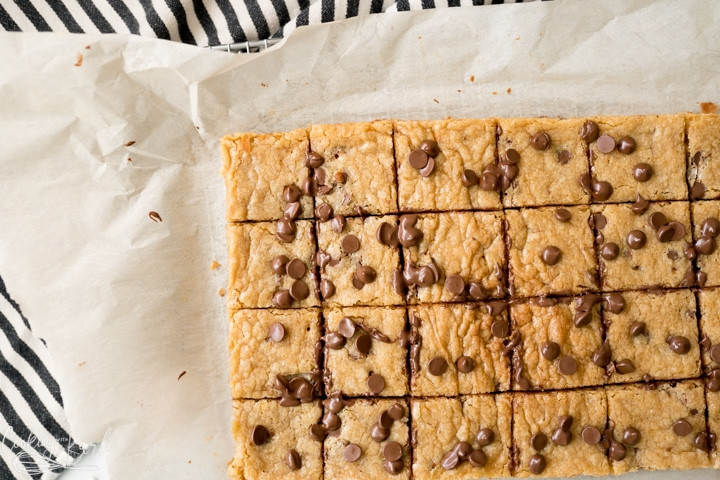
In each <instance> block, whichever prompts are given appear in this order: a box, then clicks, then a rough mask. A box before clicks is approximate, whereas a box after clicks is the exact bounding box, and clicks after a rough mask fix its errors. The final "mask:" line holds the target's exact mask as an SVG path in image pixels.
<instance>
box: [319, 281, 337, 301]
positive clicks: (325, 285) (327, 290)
mask: <svg viewBox="0 0 720 480" xmlns="http://www.w3.org/2000/svg"><path fill="white" fill-rule="evenodd" d="M333 295H335V284H334V283H332V282H331V281H330V280H328V279H326V278H323V279H322V280H320V296H321V297H322V299H323V300H327V299H328V298H330V297H332V296H333Z"/></svg>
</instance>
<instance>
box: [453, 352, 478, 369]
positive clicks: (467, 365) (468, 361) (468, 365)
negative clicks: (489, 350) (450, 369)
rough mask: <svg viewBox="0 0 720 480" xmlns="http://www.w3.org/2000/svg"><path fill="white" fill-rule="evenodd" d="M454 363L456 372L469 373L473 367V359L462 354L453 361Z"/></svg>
mask: <svg viewBox="0 0 720 480" xmlns="http://www.w3.org/2000/svg"><path fill="white" fill-rule="evenodd" d="M455 365H456V366H457V369H458V372H460V373H470V372H472V371H473V370H474V369H475V360H473V359H472V358H471V357H467V356H465V355H463V356H462V357H460V358H458V359H457V360H456V361H455Z"/></svg>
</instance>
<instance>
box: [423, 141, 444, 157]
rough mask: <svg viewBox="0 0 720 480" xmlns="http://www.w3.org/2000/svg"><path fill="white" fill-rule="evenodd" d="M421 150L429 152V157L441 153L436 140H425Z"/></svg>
mask: <svg viewBox="0 0 720 480" xmlns="http://www.w3.org/2000/svg"><path fill="white" fill-rule="evenodd" d="M420 150H422V151H424V152H425V153H427V154H428V157H437V156H438V154H439V153H440V146H439V145H438V144H437V142H436V141H435V140H425V141H423V142H422V143H421V144H420Z"/></svg>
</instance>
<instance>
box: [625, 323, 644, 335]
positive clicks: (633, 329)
mask: <svg viewBox="0 0 720 480" xmlns="http://www.w3.org/2000/svg"><path fill="white" fill-rule="evenodd" d="M628 333H629V334H630V336H631V337H637V336H638V335H646V334H647V325H646V324H645V322H631V323H630V326H629V327H628Z"/></svg>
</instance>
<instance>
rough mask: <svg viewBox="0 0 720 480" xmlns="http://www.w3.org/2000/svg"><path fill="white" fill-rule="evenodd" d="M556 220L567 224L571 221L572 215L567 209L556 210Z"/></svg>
mask: <svg viewBox="0 0 720 480" xmlns="http://www.w3.org/2000/svg"><path fill="white" fill-rule="evenodd" d="M555 218H556V219H557V221H558V222H562V223H565V222H569V221H570V219H571V218H572V214H571V213H570V210H568V209H567V208H558V209H556V210H555Z"/></svg>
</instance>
